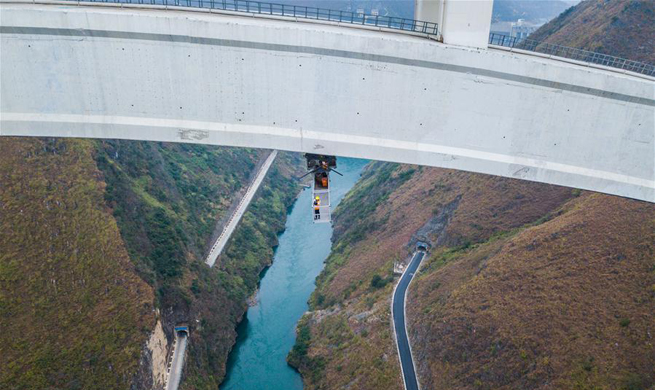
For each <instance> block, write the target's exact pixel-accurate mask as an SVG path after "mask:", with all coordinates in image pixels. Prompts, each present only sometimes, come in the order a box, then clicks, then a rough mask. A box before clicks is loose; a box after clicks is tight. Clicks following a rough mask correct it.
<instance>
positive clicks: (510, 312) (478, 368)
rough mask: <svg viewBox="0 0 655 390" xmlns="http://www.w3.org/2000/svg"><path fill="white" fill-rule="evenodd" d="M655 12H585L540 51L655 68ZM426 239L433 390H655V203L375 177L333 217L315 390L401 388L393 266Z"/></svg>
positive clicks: (300, 363) (422, 171) (424, 306)
mask: <svg viewBox="0 0 655 390" xmlns="http://www.w3.org/2000/svg"><path fill="white" fill-rule="evenodd" d="M635 7H642V8H640V9H641V10H642V11H643V12H641V13H640V14H639V17H640V22H639V23H641V24H639V26H635V25H631V26H630V27H629V28H627V30H626V32H625V34H626V35H627V36H632V37H633V38H632V39H633V40H634V41H633V42H630V43H629V44H627V46H624V44H623V43H622V42H624V40H623V39H618V38H617V37H618V36H620V35H621V30H620V29H617V30H614V29H615V28H618V27H620V26H621V25H625V24H622V23H623V22H621V21H625V20H632V21H633V22H634V19H623V18H629V17H630V18H631V17H633V16H635V15H632V14H630V12H632V11H631V10H633V9H636V8H635ZM649 7H651V5H648V4H643V2H633V1H610V2H607V1H597V0H589V1H585V2H583V3H581V4H580V5H578V6H576V7H574V8H573V9H571V10H569V11H567V12H566V13H565V14H564V15H563V16H562V17H560V18H558V19H557V20H556V21H554V22H552V23H551V24H548V25H546V26H545V27H544V28H543V29H542V30H540V31H539V32H538V33H537V35H535V38H539V39H543V40H546V41H552V42H557V43H563V44H567V45H572V46H578V47H582V48H587V49H599V48H600V47H601V46H602V50H603V51H604V52H607V53H610V54H615V55H619V56H623V57H628V58H633V59H639V60H642V61H647V62H651V63H654V62H655V60H654V58H653V57H654V56H655V50H653V49H652V47H651V48H650V49H646V51H645V52H644V51H643V50H642V49H643V48H642V46H643V45H645V46H648V45H652V42H653V39H652V38H650V40H649V39H648V38H644V37H648V36H649V35H648V34H651V33H652V26H655V15H653V13H651V12H650V11H648V10H649V9H650V8H649ZM593 9H597V10H599V11H598V12H591V11H590V10H593ZM583 14H584V16H580V17H579V18H577V17H576V18H575V19H574V20H572V21H571V23H574V24H576V25H577V27H575V28H573V25H572V26H569V25H568V24H567V23H566V21H567V20H569V19H568V18H570V16H568V17H567V15H583ZM629 15H632V16H629ZM615 17H616V18H615ZM613 20H614V21H613ZM619 22H621V23H619ZM558 23H559V24H560V27H559V28H558V29H557V31H559V33H558V34H555V32H554V30H553V26H554V25H557V24H558ZM612 23H615V24H614V25H612ZM626 23H627V22H626ZM635 23H636V22H635ZM596 29H599V30H598V31H597V30H596ZM549 31H550V33H549ZM637 31H640V33H638V32H637ZM551 34H552V35H551ZM594 34H595V35H594ZM637 35H639V37H638V38H636V36H637ZM590 37H592V38H591V40H589V39H590ZM593 37H596V38H593ZM635 45H636V46H635ZM639 48H642V49H639ZM645 53H647V55H646V54H645ZM418 239H421V240H427V241H428V242H429V243H430V244H431V245H432V249H431V252H430V255H429V256H428V257H427V258H426V260H424V264H423V266H422V269H421V270H420V272H419V274H418V276H417V277H416V278H415V280H414V282H413V283H412V285H411V287H410V290H409V292H408V299H407V315H408V319H409V331H410V339H411V343H412V346H413V353H414V356H415V357H416V361H417V370H418V375H419V380H420V382H421V385H422V388H424V389H471V390H473V389H507V390H513V389H540V390H541V389H544V390H545V389H566V390H568V389H578V390H583V389H584V390H586V389H589V390H592V389H593V390H599V389H602V390H647V389H652V388H653V386H655V371H654V370H653V369H652V368H653V367H655V347H654V345H653V343H654V340H653V336H654V335H655V206H654V205H653V204H650V203H646V202H640V201H635V200H630V199H625V198H619V197H613V196H608V195H602V194H596V193H591V192H585V191H580V190H575V189H570V188H564V187H557V186H550V185H545V184H538V183H531V182H525V181H519V180H512V179H505V178H498V177H492V176H485V175H480V174H471V173H466V172H457V171H452V170H446V169H437V168H421V167H416V166H408V165H395V164H381V163H375V164H373V165H370V166H369V167H368V170H367V172H366V173H365V174H364V175H363V177H362V179H361V180H360V181H359V183H358V184H357V185H356V186H355V188H354V189H353V190H352V191H351V193H350V194H349V195H348V196H347V197H346V199H345V200H344V201H343V202H342V203H341V205H340V206H339V208H338V210H337V211H336V212H335V235H334V243H333V247H332V253H331V254H330V257H329V258H328V260H327V264H326V267H325V270H324V271H323V272H322V273H321V275H320V276H319V277H318V279H317V289H316V291H315V292H314V294H313V296H312V298H311V301H310V304H311V308H312V311H311V312H310V313H308V314H307V315H305V316H304V317H303V320H302V321H301V323H300V324H299V327H298V334H299V337H298V340H297V343H296V346H295V347H294V350H293V351H292V352H291V354H290V355H289V362H290V363H291V364H292V365H294V366H295V367H298V369H299V370H300V372H301V373H302V374H303V378H304V381H305V383H306V388H307V389H347V388H357V389H380V388H385V389H402V388H403V385H402V382H401V376H400V375H401V374H400V368H399V365H398V358H397V351H396V346H395V343H394V340H393V336H392V328H391V322H390V300H391V293H392V290H393V284H394V283H395V281H396V279H395V278H394V276H393V274H392V266H393V263H394V261H400V260H405V259H408V257H409V256H410V254H411V252H412V250H413V248H414V245H415V243H416V241H417V240H418Z"/></svg>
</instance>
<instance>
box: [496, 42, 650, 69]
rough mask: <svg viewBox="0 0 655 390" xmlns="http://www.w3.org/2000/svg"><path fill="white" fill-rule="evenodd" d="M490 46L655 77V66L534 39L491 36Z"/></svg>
mask: <svg viewBox="0 0 655 390" xmlns="http://www.w3.org/2000/svg"><path fill="white" fill-rule="evenodd" d="M489 44H490V45H496V46H503V47H510V48H516V49H521V50H528V51H533V52H536V53H543V54H548V55H552V56H557V57H564V58H569V59H572V60H577V61H582V62H588V63H591V64H597V65H603V66H609V67H612V68H618V69H625V70H628V71H631V72H636V73H641V74H645V75H648V76H655V66H653V65H650V64H646V63H644V62H639V61H632V60H627V59H625V58H619V57H614V56H610V55H607V54H602V53H596V52H593V51H589V50H583V49H576V48H573V47H567V46H561V45H555V44H552V43H546V42H540V41H536V40H534V39H527V38H523V39H519V38H515V37H510V36H507V35H503V34H495V33H491V34H489Z"/></svg>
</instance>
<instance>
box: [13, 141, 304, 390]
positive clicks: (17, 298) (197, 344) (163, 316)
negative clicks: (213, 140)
mask: <svg viewBox="0 0 655 390" xmlns="http://www.w3.org/2000/svg"><path fill="white" fill-rule="evenodd" d="M0 149H1V150H2V155H3V159H2V160H1V164H0V169H1V172H0V183H1V184H2V185H1V186H0V202H1V203H0V213H1V217H2V218H0V222H1V223H2V227H3V229H2V232H1V233H0V248H2V251H1V252H0V256H2V258H1V261H0V266H1V267H2V268H0V282H1V285H0V292H1V293H2V295H1V296H0V297H1V298H2V301H0V302H1V303H2V305H0V310H2V314H3V316H2V317H1V320H0V321H1V324H2V329H3V330H4V331H3V332H2V336H0V337H1V338H2V339H1V340H0V342H1V343H2V345H7V346H9V349H10V351H11V352H9V353H3V354H2V355H3V356H2V359H3V361H2V363H3V364H2V368H0V384H2V386H0V387H2V388H12V389H13V388H16V389H33V388H47V386H46V384H47V385H49V386H52V388H62V389H63V388H66V389H69V388H73V389H74V388H79V389H114V388H115V389H127V388H131V389H150V388H155V389H157V388H161V386H162V384H163V378H164V372H165V364H166V361H165V359H166V353H167V352H168V350H169V349H170V346H171V343H172V340H173V332H172V326H173V325H174V324H175V323H177V322H187V323H189V325H190V327H191V335H190V343H189V349H188V354H187V364H186V366H185V380H184V381H183V388H187V389H215V388H216V387H217V386H218V383H220V381H221V380H222V378H223V376H224V374H225V362H226V360H227V354H228V352H229V350H230V349H231V347H232V345H233V343H234V340H235V337H236V333H235V330H234V329H235V326H236V323H237V321H238V319H239V318H240V317H241V316H242V315H243V313H244V310H245V308H246V304H245V301H246V299H247V297H248V296H249V295H250V294H252V292H253V291H254V289H255V288H256V284H257V281H258V278H259V273H260V271H261V270H262V268H263V267H265V266H266V265H268V264H269V263H270V261H271V258H272V248H273V246H275V245H276V240H277V233H278V232H279V231H280V230H282V229H283V228H284V220H285V215H286V210H287V207H288V206H289V205H290V204H291V202H292V201H293V199H294V197H295V195H296V193H297V190H298V188H297V184H296V181H295V179H293V176H294V173H293V171H294V170H295V169H296V167H297V166H298V160H297V158H298V157H297V156H292V155H288V154H281V155H280V156H279V157H278V160H277V161H276V163H275V164H274V166H273V167H272V168H271V171H270V174H269V177H268V178H267V179H266V180H265V181H264V184H263V186H262V189H261V190H260V192H259V195H258V196H257V197H256V198H255V200H254V202H253V204H252V205H251V207H250V209H249V211H248V212H247V213H246V215H245V216H244V220H243V222H242V224H241V225H240V227H239V228H238V229H237V231H236V232H235V236H234V239H233V241H232V244H231V245H229V246H228V248H227V252H226V253H225V254H224V255H223V256H222V257H221V259H220V262H219V263H217V264H216V266H215V267H214V268H213V269H209V268H208V267H207V266H206V265H205V264H204V255H205V253H206V251H205V250H206V248H207V246H208V245H209V243H210V241H211V236H212V233H213V232H214V230H215V227H216V226H215V225H216V223H217V221H219V220H220V219H221V217H223V216H224V214H225V213H226V212H227V210H228V208H229V206H230V204H231V202H232V201H233V200H234V199H238V197H239V196H240V194H241V193H242V192H243V191H244V190H245V185H247V183H248V180H249V177H250V174H251V172H252V171H253V169H254V168H255V167H256V164H257V163H258V161H259V160H260V159H262V158H264V157H265V155H266V152H264V151H262V152H256V151H254V150H247V149H230V148H218V147H209V146H198V145H180V144H160V143H147V142H133V141H92V140H65V139H60V140H53V139H19V138H13V139H11V138H2V139H0ZM34 340H37V341H38V343H37V344H36V346H35V345H33V344H32V341H34Z"/></svg>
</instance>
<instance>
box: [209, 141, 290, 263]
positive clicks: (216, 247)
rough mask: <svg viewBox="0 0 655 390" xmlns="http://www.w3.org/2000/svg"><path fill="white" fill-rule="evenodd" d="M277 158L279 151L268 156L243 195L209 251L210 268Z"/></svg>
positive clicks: (274, 151)
mask: <svg viewBox="0 0 655 390" xmlns="http://www.w3.org/2000/svg"><path fill="white" fill-rule="evenodd" d="M276 156H277V150H273V151H272V152H271V154H269V155H268V157H267V158H266V161H264V164H263V165H262V166H261V168H259V171H258V172H257V176H255V179H254V180H253V182H252V183H251V184H250V187H248V190H247V191H246V193H245V194H244V195H243V198H241V200H240V201H239V205H238V206H237V208H236V210H234V214H232V216H231V217H230V219H229V220H228V222H227V224H226V225H225V227H224V228H223V231H222V232H221V235H220V236H218V238H217V239H216V241H215V242H214V244H213V245H212V247H211V249H210V250H209V254H208V255H207V258H206V259H205V263H207V265H209V266H210V267H213V266H214V263H216V260H217V259H218V256H220V254H221V253H222V252H223V249H224V248H225V245H226V244H227V242H228V241H229V240H230V237H232V233H234V230H235V229H236V228H237V225H238V224H239V221H241V218H242V217H243V214H245V212H246V210H247V209H248V206H249V205H250V202H252V199H253V198H254V197H255V194H256V193H257V190H258V189H259V187H260V186H261V185H262V182H263V181H264V178H265V177H266V173H267V172H268V170H269V169H270V168H271V165H273V161H274V160H275V157H276Z"/></svg>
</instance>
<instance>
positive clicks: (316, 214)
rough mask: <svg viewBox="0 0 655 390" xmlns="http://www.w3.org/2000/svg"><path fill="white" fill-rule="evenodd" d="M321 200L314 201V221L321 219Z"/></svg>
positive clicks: (317, 198)
mask: <svg viewBox="0 0 655 390" xmlns="http://www.w3.org/2000/svg"><path fill="white" fill-rule="evenodd" d="M320 208H321V198H319V197H318V196H317V197H316V199H314V220H316V219H321V209H320Z"/></svg>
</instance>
